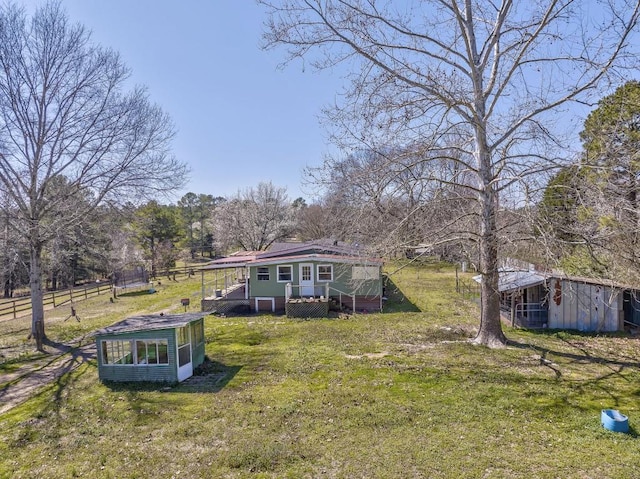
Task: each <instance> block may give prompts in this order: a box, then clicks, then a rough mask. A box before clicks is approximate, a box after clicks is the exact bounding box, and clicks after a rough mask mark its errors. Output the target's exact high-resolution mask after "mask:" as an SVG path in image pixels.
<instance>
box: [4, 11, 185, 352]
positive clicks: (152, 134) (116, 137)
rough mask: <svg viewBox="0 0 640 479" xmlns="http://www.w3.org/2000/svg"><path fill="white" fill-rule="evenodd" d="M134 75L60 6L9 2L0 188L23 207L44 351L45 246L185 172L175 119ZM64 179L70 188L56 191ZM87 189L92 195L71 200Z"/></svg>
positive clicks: (37, 331)
mask: <svg viewBox="0 0 640 479" xmlns="http://www.w3.org/2000/svg"><path fill="white" fill-rule="evenodd" d="M128 76H129V75H128V70H127V68H126V67H125V66H124V64H123V63H122V61H121V60H120V58H119V56H118V55H117V54H116V53H115V52H113V51H111V50H106V49H102V48H100V47H98V46H96V45H95V44H93V43H92V42H91V38H90V35H89V33H88V32H87V31H86V30H85V29H84V28H83V27H82V26H80V25H74V24H72V23H71V22H70V21H69V19H68V17H67V15H66V13H65V12H64V11H63V10H62V8H61V6H60V4H59V3H57V2H52V3H47V4H45V5H44V6H42V7H40V8H38V9H37V10H36V11H35V13H34V14H33V16H32V17H30V18H29V17H27V15H26V13H25V11H24V9H22V8H20V7H18V6H17V5H15V4H7V5H4V6H2V7H1V8H0V187H1V188H2V189H3V190H4V193H5V194H6V196H7V197H8V198H9V199H10V201H11V204H12V208H14V209H15V211H16V215H15V217H14V218H13V221H12V226H13V227H14V228H15V229H16V230H17V231H20V232H21V233H22V234H23V235H24V236H25V237H26V238H27V240H28V243H29V248H30V287H31V300H32V307H33V321H32V335H33V337H34V338H35V341H36V345H37V347H38V349H42V348H43V340H44V339H45V330H44V310H43V304H42V290H43V288H42V283H41V276H42V268H41V259H42V251H43V247H44V245H45V244H46V243H47V242H48V241H49V240H50V239H51V238H53V237H55V236H56V235H57V234H58V233H57V232H58V231H60V230H61V229H64V228H66V227H70V226H72V225H74V224H75V223H76V222H77V221H78V220H79V219H80V218H82V217H84V216H86V215H88V214H90V213H91V211H92V210H93V209H94V208H95V207H96V206H97V205H99V204H101V203H103V202H105V201H109V200H111V201H121V200H123V199H126V198H133V197H134V195H135V197H137V198H140V197H144V195H146V194H149V193H151V192H154V193H156V194H157V193H158V192H164V193H166V192H168V191H170V190H171V189H172V188H175V187H177V186H180V185H181V184H182V183H183V181H184V178H185V174H186V170H185V167H184V165H183V164H181V163H180V162H178V161H176V160H175V159H174V158H173V157H172V156H171V154H170V151H169V147H170V140H171V138H172V136H173V134H174V130H173V126H172V123H171V121H170V120H169V118H168V116H167V115H166V114H165V113H163V112H162V110H161V109H160V108H158V107H157V106H154V105H153V104H151V103H150V101H149V99H148V97H147V94H146V92H145V91H144V89H142V88H133V89H132V90H131V91H127V90H126V89H125V88H126V81H127V79H128ZM58 177H64V178H65V180H66V186H65V188H64V189H59V190H57V193H56V194H47V191H48V190H49V192H51V191H52V190H51V188H49V184H50V183H51V182H52V181H53V180H54V179H55V178H58ZM78 195H79V196H82V197H83V198H87V199H88V200H87V201H85V202H82V203H78V202H76V203H70V202H68V201H67V200H68V198H70V197H72V196H78ZM69 205H71V206H72V207H71V208H68V207H67V206H69Z"/></svg>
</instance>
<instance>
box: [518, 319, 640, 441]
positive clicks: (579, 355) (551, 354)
mask: <svg viewBox="0 0 640 479" xmlns="http://www.w3.org/2000/svg"><path fill="white" fill-rule="evenodd" d="M560 333H562V332H559V331H543V332H540V333H538V334H541V335H545V336H553V337H555V338H556V339H558V340H560V341H561V342H562V343H563V344H565V345H566V346H567V347H568V348H570V349H569V350H564V351H563V350H560V349H559V348H558V349H553V348H549V347H544V346H540V345H537V344H531V343H527V342H518V341H513V340H510V341H509V342H508V345H509V346H511V347H514V348H519V349H523V350H525V349H526V350H532V351H535V353H536V356H537V359H538V361H539V362H540V365H541V366H543V367H546V368H549V369H550V370H551V371H553V373H554V374H555V376H556V380H558V381H560V380H563V381H569V382H571V383H574V384H575V385H576V387H577V390H583V389H584V388H585V387H588V386H593V387H595V388H596V389H597V390H600V391H602V392H603V393H604V394H606V395H607V396H608V397H609V398H610V401H611V403H612V404H613V406H612V407H618V406H619V405H620V404H621V397H620V396H619V395H618V394H616V390H614V389H613V388H612V387H611V386H610V383H607V381H609V380H612V379H619V380H622V381H624V382H626V383H629V382H630V381H632V380H633V379H632V378H633V376H635V374H637V372H638V371H639V370H640V359H638V357H630V356H625V355H619V356H614V355H611V356H609V355H606V356H605V355H604V354H602V352H601V351H599V350H597V349H595V348H589V345H588V343H586V342H585V341H582V340H580V339H581V337H583V338H584V339H588V338H594V337H596V335H595V334H590V333H584V334H581V333H579V332H572V336H573V337H576V338H577V340H573V341H572V340H570V339H567V338H565V337H563V335H562V334H560ZM599 336H602V335H599ZM612 337H619V335H612ZM634 339H635V338H634ZM560 358H562V359H564V360H565V361H566V364H565V366H569V365H577V366H580V365H591V366H593V365H597V366H600V367H602V369H603V371H602V373H601V374H598V375H597V376H596V375H594V376H593V377H591V378H588V377H587V378H585V379H575V378H572V377H565V375H564V371H563V369H564V368H563V365H562V364H561V362H560V361H558V359H560ZM627 395H631V396H640V389H637V390H635V391H630V392H628V394H627ZM630 434H631V435H632V436H634V437H637V432H636V431H635V430H634V431H630Z"/></svg>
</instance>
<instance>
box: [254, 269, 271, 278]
mask: <svg viewBox="0 0 640 479" xmlns="http://www.w3.org/2000/svg"><path fill="white" fill-rule="evenodd" d="M260 269H266V270H267V273H266V275H267V277H266V278H264V277H263V278H261V277H260V275H264V274H265V273H261V272H260ZM256 281H271V271H270V270H269V267H268V266H256Z"/></svg>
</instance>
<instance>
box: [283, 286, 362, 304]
mask: <svg viewBox="0 0 640 479" xmlns="http://www.w3.org/2000/svg"><path fill="white" fill-rule="evenodd" d="M303 287H304V286H302V285H299V284H291V283H287V284H285V287H284V296H285V298H284V299H285V302H289V299H290V298H293V297H294V294H293V292H294V291H295V290H296V289H297V291H298V295H297V296H295V297H302V295H301V294H299V292H300V288H303ZM307 287H308V286H307ZM317 288H322V294H320V295H316V294H314V295H313V296H314V297H315V296H320V298H326V299H329V295H330V294H332V293H333V292H335V293H337V296H338V301H339V304H342V296H343V295H344V296H348V297H350V298H351V303H352V307H351V310H352V311H355V310H356V295H355V293H353V294H349V293H346V292H344V291H340V290H339V289H337V288H334V287H332V286H329V283H325V284H324V285H314V293H315V292H316V291H317V290H318V289H317ZM333 295H334V296H335V294H333Z"/></svg>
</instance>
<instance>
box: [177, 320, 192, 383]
mask: <svg viewBox="0 0 640 479" xmlns="http://www.w3.org/2000/svg"><path fill="white" fill-rule="evenodd" d="M189 329H190V328H189V326H185V327H183V328H178V330H177V334H176V336H177V338H176V339H177V341H176V343H177V346H178V381H184V380H185V379H187V378H189V377H191V376H192V375H193V363H192V362H191V332H190V331H189Z"/></svg>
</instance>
